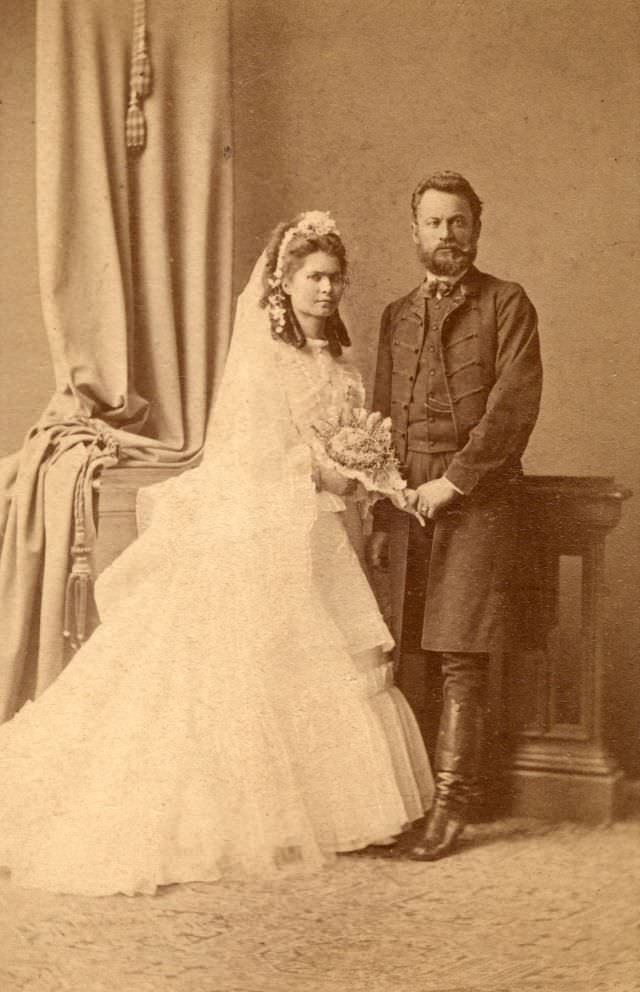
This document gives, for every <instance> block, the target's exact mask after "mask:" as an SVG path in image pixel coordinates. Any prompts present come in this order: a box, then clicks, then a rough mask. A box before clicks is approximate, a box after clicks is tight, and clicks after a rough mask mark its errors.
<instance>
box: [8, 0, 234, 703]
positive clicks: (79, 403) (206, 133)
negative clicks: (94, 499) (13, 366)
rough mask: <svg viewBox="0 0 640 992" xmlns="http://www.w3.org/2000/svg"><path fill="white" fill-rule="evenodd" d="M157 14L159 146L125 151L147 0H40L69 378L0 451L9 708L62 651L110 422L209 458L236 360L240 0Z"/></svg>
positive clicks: (39, 130) (60, 355) (40, 64)
mask: <svg viewBox="0 0 640 992" xmlns="http://www.w3.org/2000/svg"><path fill="white" fill-rule="evenodd" d="M147 28H148V50H149V54H150V59H151V66H152V89H151V93H150V95H149V96H148V97H147V98H146V100H145V101H144V114H145V118H146V125H147V140H146V147H145V148H144V150H143V151H142V152H138V153H131V152H130V153H129V154H128V153H127V149H126V146H125V137H124V135H125V123H124V122H125V114H126V108H127V101H128V94H129V71H130V59H131V45H132V37H133V3H131V2H129V0H40V3H39V5H38V12H37V28H36V32H37V37H36V61H37V64H36V145H37V165H36V175H37V207H38V261H39V272H40V290H41V300H42V310H43V315H44V322H45V327H46V330H47V334H48V338H49V342H50V348H51V355H52V360H53V365H54V372H55V384H56V391H55V394H54V396H53V397H52V400H51V402H50V404H49V405H48V407H47V409H46V410H45V411H44V413H43V415H42V416H41V418H40V420H39V421H38V423H37V424H36V426H35V427H34V428H33V429H32V430H31V431H30V432H29V435H28V436H27V439H26V441H25V444H24V446H23V449H22V451H21V452H20V453H19V454H17V455H14V456H10V457H9V458H8V459H4V460H3V462H2V463H0V490H1V496H0V512H1V513H2V514H3V516H2V519H1V520H0V534H1V535H2V549H1V553H0V619H1V621H2V629H3V643H2V645H1V646H0V717H2V718H4V719H6V718H8V717H9V716H11V715H12V713H13V712H14V711H15V709H16V708H18V707H19V706H20V705H21V704H22V703H23V702H24V700H25V699H26V698H29V697H30V696H33V695H34V694H37V693H39V692H41V691H42V690H43V689H45V688H46V686H47V685H48V684H50V682H51V681H52V680H53V679H54V678H55V677H56V676H57V675H58V674H59V672H60V671H61V670H62V667H63V666H64V663H65V656H64V650H63V641H62V630H63V621H64V589H65V583H66V579H67V573H68V570H69V548H70V542H71V539H72V533H73V494H74V490H75V487H76V482H77V480H78V479H79V477H80V475H81V473H82V472H83V471H84V472H86V461H87V458H89V457H94V456H95V454H96V451H98V454H99V455H100V457H101V458H102V461H100V458H98V460H97V461H96V463H95V465H96V467H97V468H99V467H100V466H101V465H102V464H103V462H104V461H105V460H108V457H107V455H105V451H104V448H103V447H100V439H101V438H102V436H103V434H104V432H107V433H108V434H109V436H110V438H111V439H112V441H113V444H114V445H116V446H117V451H118V457H119V461H120V463H121V464H122V463H125V464H131V465H144V464H150V463H153V464H156V465H158V464H163V465H176V466H188V465H191V464H194V463H195V462H197V460H198V457H199V452H200V450H201V448H202V444H203V441H204V436H205V429H206V424H207V419H208V415H209V410H210V406H211V400H212V397H213V394H214V391H215V388H216V386H217V383H218V380H219V377H220V375H221V373H222V368H223V365H224V358H225V355H226V350H227V345H228V337H229V329H230V310H231V262H232V243H231V238H232V195H233V188H232V180H233V174H232V160H231V157H230V149H231V107H230V71H229V61H230V57H229V8H228V0H181V2H180V3H179V4H176V3H175V0H147ZM110 450H111V449H110ZM90 452H91V455H90V454H89V453H90ZM90 475H91V473H89V476H90Z"/></svg>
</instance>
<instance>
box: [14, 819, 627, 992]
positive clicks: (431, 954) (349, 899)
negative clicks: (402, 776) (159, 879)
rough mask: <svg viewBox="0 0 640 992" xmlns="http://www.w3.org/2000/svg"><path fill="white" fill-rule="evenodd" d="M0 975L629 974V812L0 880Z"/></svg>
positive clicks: (390, 985) (280, 986)
mask: <svg viewBox="0 0 640 992" xmlns="http://www.w3.org/2000/svg"><path fill="white" fill-rule="evenodd" d="M0 988H1V989H2V992H107V990H108V992H640V822H639V821H637V820H636V821H627V822H623V823H618V824H616V825H614V826H613V827H611V828H598V829H593V828H592V829H589V828H585V827H576V826H569V825H563V826H555V827H551V826H546V825H544V824H536V823H532V822H530V821H525V822H523V821H515V820H506V821H503V822H500V823H497V824H491V825H486V826H478V827H476V828H474V830H473V831H472V833H471V835H470V837H469V839H468V840H467V842H466V843H465V846H464V849H463V850H462V851H461V852H460V853H459V854H458V855H457V856H456V857H452V858H449V859H447V860H445V861H441V862H439V863H437V864H432V865H420V864H414V863H412V862H409V861H407V860H404V859H403V857H402V852H400V853H396V854H394V855H393V856H386V857H379V858H373V857H368V856H362V855H360V856H356V857H343V858H340V859H339V860H338V861H337V863H336V864H335V865H333V866H331V867H330V868H328V869H326V870H325V871H324V872H321V873H320V874H318V875H314V876H310V877H305V878H303V879H300V878H298V879H293V878H289V879H283V880H282V881H281V882H278V883H275V884H269V885H267V884H253V883H252V884H245V885H241V884H237V883H236V884H233V885H232V884H218V885H199V884H196V885H189V886H182V887H175V888H170V889H167V890H165V891H163V892H162V893H161V894H160V895H159V896H157V897H155V898H148V897H140V898H136V899H127V898H125V897H113V898H106V899H81V898H77V897H70V896H53V895H47V894H41V893H35V892H26V891H18V890H15V889H13V888H12V887H11V886H10V885H9V884H8V883H3V884H0Z"/></svg>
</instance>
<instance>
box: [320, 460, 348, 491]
mask: <svg viewBox="0 0 640 992" xmlns="http://www.w3.org/2000/svg"><path fill="white" fill-rule="evenodd" d="M314 478H315V480H316V486H317V488H318V489H320V490H325V491H327V492H330V493H333V495H334V496H348V495H349V493H351V492H353V490H354V489H355V486H356V483H355V479H346V478H345V477H344V475H342V474H341V473H340V472H337V471H336V470H335V469H333V468H328V467H326V466H324V465H323V466H318V467H317V468H316V470H315V472H314Z"/></svg>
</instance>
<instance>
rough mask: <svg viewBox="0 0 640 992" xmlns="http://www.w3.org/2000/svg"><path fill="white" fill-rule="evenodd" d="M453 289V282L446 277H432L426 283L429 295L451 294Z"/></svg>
mask: <svg viewBox="0 0 640 992" xmlns="http://www.w3.org/2000/svg"><path fill="white" fill-rule="evenodd" d="M452 290H453V283H450V282H447V281H446V279H431V280H429V281H428V282H427V283H426V291H427V296H432V297H433V296H449V294H450V293H451V292H452Z"/></svg>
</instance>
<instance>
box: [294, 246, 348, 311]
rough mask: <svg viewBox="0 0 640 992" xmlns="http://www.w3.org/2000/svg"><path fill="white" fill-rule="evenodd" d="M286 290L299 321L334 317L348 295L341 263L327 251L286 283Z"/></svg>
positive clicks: (306, 262) (309, 260)
mask: <svg viewBox="0 0 640 992" xmlns="http://www.w3.org/2000/svg"><path fill="white" fill-rule="evenodd" d="M282 288H283V289H284V291H285V293H288V295H289V296H290V297H291V306H292V307H293V311H294V313H295V314H296V316H297V317H303V318H304V317H316V318H318V317H330V316H331V314H332V313H334V312H335V311H336V309H337V308H338V304H339V303H340V300H341V298H342V294H343V292H344V276H343V274H342V268H341V266H340V262H339V260H338V259H337V258H334V256H333V255H327V254H326V252H324V251H316V252H313V254H312V255H307V256H306V257H305V259H304V262H303V263H302V265H301V266H300V267H299V268H298V269H296V270H295V272H293V273H291V274H290V275H289V276H287V277H285V278H284V279H283V280H282Z"/></svg>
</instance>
